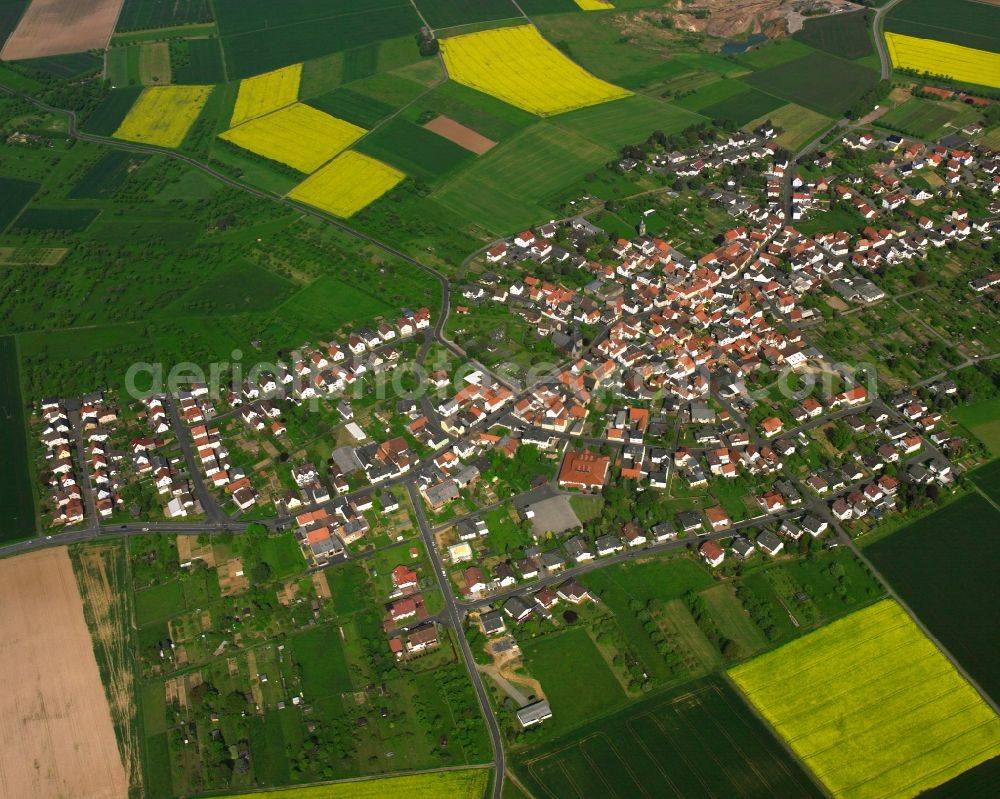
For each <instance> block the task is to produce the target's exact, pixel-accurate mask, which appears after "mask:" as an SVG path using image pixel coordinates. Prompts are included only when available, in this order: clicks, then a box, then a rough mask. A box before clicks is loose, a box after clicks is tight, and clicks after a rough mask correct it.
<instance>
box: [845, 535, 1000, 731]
mask: <svg viewBox="0 0 1000 799" xmlns="http://www.w3.org/2000/svg"><path fill="white" fill-rule="evenodd" d="M847 545H848V546H849V547H850V548H851V550H852V551H853V552H854V554H855V555H857V556H858V557H859V558H860V559H861V561H862V563H864V564H865V565H866V566H868V568H869V569H870V570H871V573H872V574H873V575H874V576H875V579H877V580H878V581H879V582H880V583H882V585H883V586H885V590H886V592H887V593H888V594H889V596H890V597H891V598H892V599H893V600H894V601H896V602H897V603H898V604H899V606H900V607H901V608H902V609H903V611H904V612H905V613H906V615H907V616H909V617H910V618H911V619H912V620H913V623H914V624H916V625H917V628H918V629H919V630H920V631H921V632H922V633H923V634H924V635H926V636H927V638H928V639H929V640H930V642H931V643H932V644H934V645H935V646H936V647H937V648H938V649H939V650H940V651H941V654H943V655H944V656H945V657H946V658H948V660H950V661H951V664H952V665H953V666H954V667H955V670H956V671H957V672H958V673H959V674H960V675H961V676H962V677H963V678H965V680H966V682H968V683H969V685H971V686H972V687H973V688H974V689H975V690H976V692H977V693H978V694H979V695H980V696H981V697H982V698H983V700H984V701H985V702H986V704H987V705H989V706H990V707H991V708H993V712H994V713H996V714H997V715H1000V706H998V705H997V703H996V701H995V700H994V699H993V697H992V696H990V695H989V694H988V693H987V692H986V691H985V690H984V689H983V687H982V686H981V685H980V684H979V683H978V682H977V681H976V680H975V679H974V678H973V677H972V675H971V674H969V672H968V671H966V669H965V667H964V666H963V665H962V664H961V663H959V662H958V659H957V658H956V657H955V656H954V655H952V654H951V652H950V651H948V649H947V648H946V647H945V646H944V644H942V643H941V641H940V640H939V639H938V637H937V636H936V635H934V633H932V632H931V630H930V628H929V627H927V625H925V624H924V623H923V622H922V621H921V620H920V617H919V616H917V614H916V613H914V611H913V609H912V608H911V607H910V606H909V605H908V604H907V603H906V601H905V600H904V599H903V598H902V597H901V596H900V595H899V593H897V591H896V589H895V588H893V587H892V584H891V583H890V582H889V581H888V580H887V579H885V577H883V576H882V573H881V572H880V571H879V570H878V569H877V568H876V567H875V564H874V563H872V562H871V561H870V560H869V559H868V558H866V557H865V556H864V553H863V552H862V550H861V548H860V547H859V546H858V545H857V544H856V543H855V542H854V539H853V538H851V537H850V536H847Z"/></svg>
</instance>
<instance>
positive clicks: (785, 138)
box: [743, 103, 833, 152]
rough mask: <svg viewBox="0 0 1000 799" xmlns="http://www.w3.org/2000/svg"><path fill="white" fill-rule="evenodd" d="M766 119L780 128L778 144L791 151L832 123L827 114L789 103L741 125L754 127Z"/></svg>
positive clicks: (795, 150) (797, 148)
mask: <svg viewBox="0 0 1000 799" xmlns="http://www.w3.org/2000/svg"><path fill="white" fill-rule="evenodd" d="M768 119H769V120H771V124H772V125H774V126H775V127H778V128H780V129H781V132H780V133H779V134H778V139H777V140H778V144H780V145H782V146H783V147H787V148H788V149H789V150H791V151H792V152H797V151H798V150H799V148H801V147H803V146H804V145H806V144H808V143H809V142H811V141H812V140H813V139H815V138H816V137H817V136H819V135H820V134H821V133H822V132H823V131H824V130H826V129H827V128H829V127H830V126H831V125H832V124H833V120H832V119H831V118H830V117H828V116H824V115H823V114H820V113H818V112H816V111H812V110H810V109H808V108H803V107H802V106H801V105H796V104H795V103H789V104H788V105H783V106H781V107H780V108H776V109H775V110H774V111H770V112H768V113H767V114H764V115H763V116H761V117H760V118H759V119H755V120H753V121H752V122H749V123H747V124H746V125H744V126H743V127H745V128H748V129H749V128H754V127H756V126H757V125H759V124H761V123H762V122H764V121H765V120H768Z"/></svg>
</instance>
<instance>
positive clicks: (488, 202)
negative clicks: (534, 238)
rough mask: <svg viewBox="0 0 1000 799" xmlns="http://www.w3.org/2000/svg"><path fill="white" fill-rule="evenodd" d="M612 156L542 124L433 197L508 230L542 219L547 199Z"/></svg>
mask: <svg viewBox="0 0 1000 799" xmlns="http://www.w3.org/2000/svg"><path fill="white" fill-rule="evenodd" d="M613 157H614V151H613V150H611V149H610V148H607V147H602V146H600V145H598V144H595V143H593V142H591V141H589V140H588V139H585V138H583V137H582V136H581V135H579V134H576V133H573V132H571V131H569V130H566V129H564V128H561V127H559V126H557V125H555V124H553V123H551V122H541V123H538V124H536V125H534V126H532V127H530V128H528V129H527V130H524V131H522V132H521V133H519V134H517V135H516V136H514V137H512V138H511V139H509V140H507V141H506V142H504V143H503V144H501V145H500V146H498V147H494V148H493V149H492V150H490V151H489V152H488V153H486V154H485V155H483V156H482V157H480V158H478V159H477V160H476V161H475V162H473V163H472V164H471V165H470V166H468V167H467V168H466V169H464V170H462V172H460V173H459V174H457V175H456V176H454V177H453V178H451V179H450V180H448V181H447V182H445V183H444V184H443V185H442V186H440V187H439V188H438V189H437V190H436V191H435V192H434V193H433V194H432V195H431V196H432V197H434V198H435V199H436V200H437V201H438V202H440V203H441V204H442V205H443V206H444V207H445V208H448V209H450V210H452V211H454V212H455V213H456V214H458V215H460V216H463V217H465V218H466V219H467V220H469V221H470V222H473V223H475V224H477V225H480V226H482V227H483V228H485V229H486V230H490V231H493V232H496V233H509V232H511V231H513V230H515V229H517V228H522V227H524V226H525V225H530V224H532V222H534V221H536V220H538V219H541V218H544V217H545V216H546V211H545V202H546V200H547V198H549V197H551V196H552V195H553V194H554V193H555V192H557V191H558V190H559V189H561V188H565V187H567V186H568V185H569V184H570V183H572V182H573V181H575V180H578V179H579V178H580V177H581V176H582V175H583V174H584V173H585V172H588V171H594V170H597V169H599V168H601V167H602V165H603V164H605V163H606V162H608V161H609V160H611V158H613Z"/></svg>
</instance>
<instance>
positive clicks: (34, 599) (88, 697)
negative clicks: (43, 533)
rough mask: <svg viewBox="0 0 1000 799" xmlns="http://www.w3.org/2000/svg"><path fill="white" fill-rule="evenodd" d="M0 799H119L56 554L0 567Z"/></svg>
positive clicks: (105, 727) (104, 711)
mask: <svg viewBox="0 0 1000 799" xmlns="http://www.w3.org/2000/svg"><path fill="white" fill-rule="evenodd" d="M0 674H3V676H4V691H3V692H0V796H4V797H37V798H38V799H45V798H46V797H59V799H77V797H79V798H80V799H83V797H86V799H125V797H127V795H128V781H127V778H126V775H125V768H124V767H123V765H122V761H121V756H120V754H119V751H118V744H117V741H116V739H115V730H114V726H113V725H112V722H111V712H110V710H109V709H108V702H107V699H106V698H105V694H104V687H103V685H102V684H101V677H100V674H99V672H98V669H97V661H96V660H95V658H94V650H93V648H92V646H91V640H90V633H89V631H88V630H87V624H86V622H85V621H84V616H83V603H82V601H81V599H80V593H79V591H78V589H77V583H76V578H75V577H74V575H73V566H72V564H71V563H70V559H69V553H68V552H67V550H66V548H65V547H59V548H57V549H47V550H44V551H40V552H32V553H29V554H26V555H20V556H18V557H16V558H9V559H7V560H0Z"/></svg>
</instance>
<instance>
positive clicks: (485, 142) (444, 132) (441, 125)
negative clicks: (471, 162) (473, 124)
mask: <svg viewBox="0 0 1000 799" xmlns="http://www.w3.org/2000/svg"><path fill="white" fill-rule="evenodd" d="M424 127H425V128H427V130H429V131H430V132H431V133H436V134H437V135H438V136H444V137H445V138H446V139H448V140H449V141H453V142H455V144H457V145H458V146H459V147H464V148H465V149H466V150H469V151H470V152H473V153H475V154H476V155H482V154H483V153H485V152H486V151H487V150H489V149H490V148H491V147H495V146H496V142H495V141H493V139H487V138H486V137H485V136H483V134H481V133H476V131H474V130H473V129H472V128H467V127H465V125H463V124H461V123H460V122H456V121H455V120H454V119H451V118H450V117H446V116H440V117H436V118H435V119H432V120H431V121H430V122H428V123H427V124H426V125H424Z"/></svg>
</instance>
